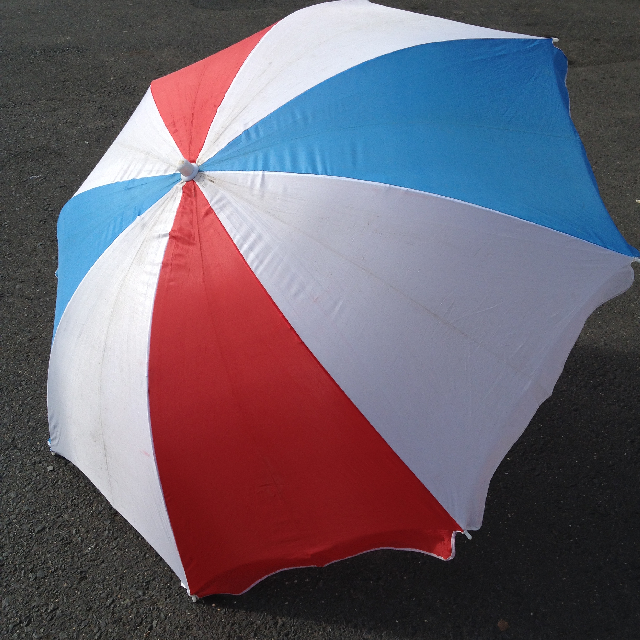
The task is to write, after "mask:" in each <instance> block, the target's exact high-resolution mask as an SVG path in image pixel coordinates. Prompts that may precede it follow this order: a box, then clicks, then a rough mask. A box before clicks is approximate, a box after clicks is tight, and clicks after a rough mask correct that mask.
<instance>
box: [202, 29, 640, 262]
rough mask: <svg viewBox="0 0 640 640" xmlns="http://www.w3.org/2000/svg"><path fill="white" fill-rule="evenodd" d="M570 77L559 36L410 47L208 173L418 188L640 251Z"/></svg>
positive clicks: (259, 133) (247, 139)
mask: <svg viewBox="0 0 640 640" xmlns="http://www.w3.org/2000/svg"><path fill="white" fill-rule="evenodd" d="M565 74H566V58H565V57H564V55H563V54H562V53H561V52H560V51H559V50H558V49H556V48H555V47H554V46H553V44H552V43H551V40H549V39H520V38H516V39H483V40H479V39H469V40H458V41H450V42H438V43H431V44H425V45H419V46H414V47H410V48H407V49H402V50H400V51H395V52H393V53H389V54H387V55H383V56H380V57H378V58H375V59H373V60H370V61H367V62H364V63H362V64H360V65H358V66H356V67H353V68H351V69H349V70H347V71H344V72H343V73H340V74H339V75H337V76H335V77H333V78H331V79H329V80H326V81H324V82H322V83H320V84H318V85H317V86H315V87H313V88H312V89H309V90H308V91H306V92H305V93H303V94H302V95H300V96H298V97H296V98H294V99H293V100H291V101H290V102H288V103H287V104H285V105H283V106H282V107H280V108H278V109H277V110H275V111H274V112H273V113H271V114H270V115H268V116H266V117H265V118H263V119H262V120H260V121H259V122H257V123H256V124H255V125H253V126H252V127H250V128H249V129H247V130H246V131H244V133H242V134H241V135H239V136H238V137H237V138H236V139H235V140H233V141H231V142H230V143H229V144H228V145H227V146H226V147H225V148H224V149H222V150H221V151H219V152H218V153H217V154H216V155H215V156H214V157H212V158H211V159H209V160H207V161H206V162H205V163H204V164H203V165H202V166H201V169H202V170H203V171H270V172H286V173H301V174H314V175H331V176H341V177H347V178H355V179H358V180H366V181H370V182H378V183H386V184H391V185H394V186H400V187H408V188H411V189H415V190H418V191H424V192H426V193H434V194H438V195H442V196H447V197H450V198H455V199H457V200H461V201H464V202H469V203H472V204H476V205H479V206H482V207H486V208H490V209H494V210H496V211H500V212H502V213H506V214H508V215H512V216H515V217H517V218H520V219H522V220H528V221H530V222H534V223H536V224H539V225H542V226H545V227H548V228H550V229H554V230H556V231H561V232H563V233H566V234H569V235H571V236H574V237H576V238H581V239H583V240H586V241H588V242H591V243H594V244H597V245H599V246H602V247H605V248H608V249H612V250H613V251H618V252H619V253H622V254H624V255H629V256H637V255H640V254H638V252H637V251H636V250H635V249H633V248H632V247H630V246H629V245H628V244H627V243H626V242H625V240H624V239H623V238H622V236H621V235H620V233H619V232H618V230H617V228H616V227H615V225H614V224H613V222H612V221H611V218H610V217H609V215H608V213H607V211H606V209H605V207H604V204H603V203H602V200H601V199H600V196H599V193H598V189H597V186H596V183H595V180H594V178H593V174H592V172H591V169H590V166H589V163H588V161H587V158H586V155H585V152H584V148H583V146H582V143H581V141H580V138H579V136H578V134H577V132H576V130H575V127H574V126H573V123H572V122H571V118H570V116H569V111H568V108H567V107H568V96H567V92H566V88H565V86H564V78H565ZM381 79H384V81H383V82H382V81H381Z"/></svg>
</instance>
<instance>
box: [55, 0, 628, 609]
mask: <svg viewBox="0 0 640 640" xmlns="http://www.w3.org/2000/svg"><path fill="white" fill-rule="evenodd" d="M566 68H567V67H566V59H565V57H564V55H563V54H562V53H561V52H560V51H559V50H558V49H556V48H555V47H554V45H553V43H552V41H551V40H550V39H544V38H533V37H529V36H523V35H517V34H512V33H506V32H501V31H495V30H491V29H485V28H480V27H474V26H469V25H465V24H459V23H455V22H451V21H448V20H442V19H439V18H433V17H429V16H424V15H417V14H413V13H409V12H405V11H399V10H395V9H390V8H387V7H383V6H379V5H374V4H371V3H369V2H366V1H365V0H343V1H341V2H331V3H326V4H320V5H315V6H312V7H309V8H307V9H303V10H301V11H298V12H296V13H294V14H292V15H290V16H288V17H287V18H285V19H284V20H282V21H281V22H278V23H277V24H276V25H274V26H272V27H270V28H268V29H265V30H264V31H262V32H260V33H257V34H256V35H254V36H252V37H250V38H247V39H246V40H244V41H242V42H240V43H238V44H236V45H234V46H232V47H230V48H229V49H226V50H224V51H222V52H220V53H217V54H216V55H214V56H211V57H210V58H207V59H205V60H203V61H201V62H198V63H196V64H194V65H192V66H190V67H187V68H185V69H182V70H180V71H177V72H175V73H173V74H171V75H169V76H166V77H164V78H160V79H159V80H156V81H154V82H153V83H152V84H151V87H150V89H149V90H148V91H147V93H146V95H145V96H144V98H143V100H142V102H141V103H140V105H139V107H138V108H137V110H136V111H135V113H134V114H133V116H132V117H131V119H130V121H129V122H128V123H127V125H126V126H125V128H124V129H123V130H122V132H121V133H120V135H119V136H118V138H117V139H116V140H115V142H114V143H113V145H112V146H111V147H110V149H109V150H108V151H107V153H106V154H105V156H104V157H103V158H102V160H101V161H100V163H99V164H98V165H97V166H96V168H95V169H94V170H93V172H92V173H91V174H90V175H89V177H88V178H87V180H86V181H85V182H84V184H83V185H82V186H81V187H80V189H79V190H78V192H77V193H76V194H75V195H74V197H73V198H72V199H71V200H70V201H69V202H68V203H67V204H66V206H65V207H64V209H63V210H62V213H61V215H60V219H59V223H58V240H59V268H58V298H57V305H56V316H55V329H54V340H53V345H52V350H51V360H50V368H49V382H48V403H49V422H50V430H51V447H52V450H53V451H55V452H56V453H59V454H60V455H63V456H65V457H66V458H68V459H69V460H71V461H72V462H74V464H76V465H77V466H78V467H79V468H80V469H81V470H82V471H83V472H84V473H85V474H86V475H87V476H88V477H89V478H90V479H91V481H92V482H93V483H94V484H95V485H96V486H97V487H98V488H99V489H100V491H101V492H102V493H103V494H104V495H105V496H106V497H107V498H108V500H109V501H110V502H111V503H112V504H113V505H114V507H115V508H116V509H117V510H118V511H120V513H122V514H123V515H124V517H125V518H127V520H129V522H131V524H132V525H133V526H134V527H135V528H136V529H137V530H138V531H139V532H140V533H141V534H142V535H143V536H144V537H145V538H146V539H147V540H148V541H149V543H150V544H151V545H152V546H153V547H154V548H155V549H156V551H157V552H158V553H159V554H160V555H161V556H162V557H163V558H164V559H165V560H166V562H167V563H168V564H169V565H170V566H171V568H172V569H173V570H174V571H175V572H176V574H177V575H178V576H179V577H180V578H181V580H182V581H183V583H184V584H185V585H186V586H187V588H188V589H189V592H190V593H191V594H194V595H198V596H202V595H206V594H210V593H239V592H242V591H244V590H246V589H248V588H249V587H250V586H251V585H252V584H254V583H255V582H256V581H258V580H260V579H262V578H263V577H265V576H266V575H269V574H271V573H273V572H275V571H278V570H281V569H284V568H289V567H297V566H308V565H324V564H326V563H328V562H332V561H335V560H338V559H340V558H344V557H347V556H351V555H354V554H357V553H361V552H364V551H367V550H371V549H376V548H400V549H413V550H417V551H422V552H425V553H430V554H433V555H435V556H438V557H441V558H445V559H446V558H450V557H452V555H453V541H454V537H455V534H456V532H461V531H463V530H473V529H477V528H478V527H480V525H481V521H482V514H483V509H484V502H485V497H486V493H487V488H488V485H489V480H490V478H491V476H492V474H493V473H494V471H495V469H496V468H497V465H498V464H499V462H500V460H501V459H502V457H503V456H504V455H505V453H506V452H507V451H508V449H509V448H510V447H511V446H512V444H513V443H514V442H515V440H516V439H517V438H518V437H519V435H520V434H521V433H522V431H523V430H524V428H525V427H526V425H527V424H528V422H529V421H530V419H531V417H532V416H533V414H534V413H535V411H536V409H537V408H538V406H539V405H540V404H541V403H542V402H543V401H544V400H545V398H547V397H548V396H549V395H550V393H551V391H552V389H553V386H554V384H555V382H556V380H557V379H558V376H559V375H560V372H561V370H562V367H563V365H564V362H565V359H566V357H567V355H568V353H569V351H570V349H571V347H572V346H573V344H574V342H575V340H576V339H577V337H578V334H579V332H580V330H581V328H582V326H583V324H584V322H585V320H586V318H587V317H588V316H589V314H590V313H591V312H592V311H593V310H594V309H595V308H596V307H597V306H598V305H600V304H602V303H603V302H605V301H606V300H608V299H610V298H612V297H613V296H615V295H618V294H620V293H621V292H623V291H624V290H625V289H627V288H628V287H629V286H630V285H631V283H632V281H633V270H632V268H631V266H630V264H631V262H632V261H633V260H635V259H637V258H638V256H639V255H640V254H639V253H638V251H637V250H636V249H634V248H632V247H631V246H629V245H628V244H627V243H626V242H625V240H624V239H623V238H622V236H621V235H620V233H619V232H618V230H617V229H616V227H615V225H614V224H613V222H612V221H611V219H610V217H609V215H608V213H607V211H606V209H605V207H604V205H603V203H602V201H601V199H600V196H599V193H598V189H597V186H596V183H595V180H594V177H593V174H592V172H591V169H590V167H589V163H588V161H587V159H586V155H585V152H584V149H583V147H582V144H581V142H580V139H579V137H578V134H577V132H576V130H575V128H574V126H573V124H572V122H571V118H570V116H569V108H568V96H567V92H566V88H565V84H564V78H565V75H566Z"/></svg>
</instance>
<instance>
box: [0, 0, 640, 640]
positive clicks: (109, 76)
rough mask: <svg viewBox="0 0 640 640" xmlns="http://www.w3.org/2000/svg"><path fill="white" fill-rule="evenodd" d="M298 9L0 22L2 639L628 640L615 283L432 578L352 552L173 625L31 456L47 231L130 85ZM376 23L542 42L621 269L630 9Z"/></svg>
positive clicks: (639, 231)
mask: <svg viewBox="0 0 640 640" xmlns="http://www.w3.org/2000/svg"><path fill="white" fill-rule="evenodd" d="M306 4H311V3H309V2H296V1H294V0H291V1H287V0H282V1H281V2H278V1H275V2H267V1H263V2H261V1H259V0H236V1H235V2H234V1H232V0H192V1H191V2H188V1H187V0H182V1H177V0H146V1H145V2H127V1H125V0H113V1H110V2H107V1H104V2H98V1H94V2H90V1H87V0H75V1H74V2H71V1H69V0H60V1H58V2H52V1H49V2H43V1H40V2H37V1H35V0H4V1H3V2H2V4H1V5H0V11H1V13H2V23H3V28H2V31H3V35H2V45H1V46H2V66H1V68H2V77H3V78H2V116H1V121H2V124H3V134H2V143H3V144H2V159H3V164H4V167H3V170H2V174H1V180H2V186H1V190H0V198H1V207H2V212H1V213H2V243H1V247H2V265H1V269H0V276H1V292H2V302H1V313H2V325H1V340H2V344H1V347H0V349H1V351H0V358H1V361H0V388H1V395H0V405H1V423H0V425H1V427H0V437H1V444H0V455H1V458H0V495H1V499H2V502H1V507H0V522H1V526H2V532H1V534H0V541H1V542H0V552H1V557H0V560H1V562H2V566H1V567H0V585H1V589H2V596H1V597H2V605H1V618H0V636H1V637H3V638H4V637H6V638H158V639H166V640H170V639H180V640H185V639H189V638H215V639H218V638H220V639H227V638H228V639H233V640H236V639H243V640H244V639H249V638H256V639H258V638H259V639H263V638H264V639H272V638H305V639H306V638H309V639H312V638H340V639H343V638H344V639H345V640H346V639H352V638H353V639H355V638H428V639H438V640H440V639H445V638H455V639H466V638H468V639H485V638H498V637H500V638H505V639H506V638H562V639H573V638H575V639H580V640H586V639H609V638H615V639H627V638H629V639H630V638H638V637H640V633H639V632H638V629H640V584H639V582H640V545H639V543H638V539H639V533H640V526H639V525H640V483H639V482H638V448H639V432H640V285H638V284H637V283H636V284H635V285H634V286H633V287H632V288H631V289H630V290H629V291H628V292H627V293H626V294H624V295H623V296H621V297H619V298H617V299H615V300H613V301H611V302H609V303H607V304H606V305H604V306H603V307H601V308H600V309H598V310H597V311H596V312H595V313H594V314H593V315H592V317H591V318H590V319H589V320H588V322H587V324H586V326H585V329H584V330H583V332H582V334H581V336H580V338H579V340H578V342H577V344H576V346H575V348H574V349H573V351H572V353H571V355H570V357H569V359H568V361H567V365H566V367H565V371H564V373H563V374H562V376H561V378H560V380H559V382H558V384H557V386H556V389H555V391H554V393H553V395H552V397H551V398H550V399H549V400H548V401H547V402H546V403H545V404H544V405H543V406H542V407H541V408H540V410H539V411H538V412H537V414H536V416H535V417H534V419H533V421H532V422H531V424H530V426H529V427H528V429H527V430H526V432H525V434H524V435H523V436H522V438H521V439H520V440H519V441H518V442H517V443H516V445H515V446H514V447H513V449H512V451H511V452H510V453H509V455H508V456H507V458H506V459H505V460H504V462H503V463H502V464H501V465H500V467H499V469H498V471H497V472H496V474H495V476H494V478H493V481H492V484H491V488H490V492H489V498H488V501H487V508H486V513H485V521H484V525H483V527H482V529H481V530H480V531H478V532H477V533H476V534H475V535H474V537H473V540H471V541H468V540H466V539H465V538H463V537H458V540H457V556H456V558H455V559H454V560H453V561H451V562H442V561H439V560H436V559H434V558H431V557H426V556H422V555H419V554H415V553H408V552H390V551H388V552H372V553H368V554H364V555H362V556H359V557H356V558H353V559H350V560H346V561H343V562H339V563H336V564H334V565H331V566H329V567H326V568H324V569H303V570H294V571H287V572H282V573H280V574H277V575H275V576H272V577H270V578H268V579H266V580H264V581H263V582H261V583H260V584H258V585H257V586H255V587H254V588H253V589H251V590H250V591H249V592H248V593H246V594H245V595H243V596H239V597H230V596H226V597H213V598H207V599H205V600H204V601H201V602H199V603H197V604H193V603H192V602H191V600H190V599H189V598H188V596H187V594H186V592H185V591H184V590H183V589H182V588H181V587H180V585H179V581H178V580H177V578H176V577H175V576H174V575H173V573H172V572H171V571H170V569H169V568H168V567H167V566H166V565H165V564H164V562H163V561H162V560H161V559H160V558H159V557H158V556H157V555H156V553H155V552H154V551H153V550H152V549H151V548H150V547H149V546H148V545H147V543H146V542H145V541H144V540H143V539H142V538H141V537H140V536H139V535H138V534H137V533H136V531H135V530H134V529H133V528H132V527H131V526H130V525H128V524H127V523H126V522H125V521H124V520H123V519H122V518H121V517H120V516H119V515H118V514H117V513H116V512H115V511H114V510H113V509H112V508H111V507H110V505H109V504H108V503H107V502H106V500H105V499H104V498H103V497H102V496H101V495H100V494H99V492H98V491H97V490H96V489H95V488H94V487H93V486H92V485H91V484H90V483H89V481H88V480H87V479H86V478H85V477H84V476H83V474H82V473H80V472H79V471H78V470H77V469H76V468H75V467H73V466H72V465H71V464H69V463H68V462H66V461H65V460H64V459H62V458H60V457H54V456H51V455H50V453H49V451H48V449H47V445H46V441H47V437H48V427H47V412H46V377H47V361H48V354H49V347H50V341H51V334H52V323H53V313H54V305H55V288H56V281H55V277H54V272H55V269H56V260H57V257H56V220H57V216H58V213H59V211H60V209H61V208H62V206H63V205H64V203H65V202H66V201H67V200H68V199H69V198H70V197H71V196H72V195H73V193H74V192H75V191H76V189H77V188H78V187H79V185H80V184H81V183H82V182H83V180H84V179H85V177H86V176H87V175H88V173H89V172H90V170H91V168H92V167H93V166H94V165H95V164H96V162H97V161H98V160H99V159H100V157H101V156H102V154H103V153H104V152H105V150H106V149H107V148H108V146H109V145H110V143H111V142H112V141H113V139H114V138H115V136H116V135H117V133H118V131H119V130H120V128H121V127H122V126H123V125H124V123H125V122H126V121H127V119H128V117H129V115H130V114H131V113H132V111H133V110H134V108H135V107H136V105H137V104H138V102H139V101H140V99H141V98H142V96H143V94H144V92H145V90H146V89H147V87H148V85H149V83H150V82H151V80H153V79H154V78H156V77H158V76H162V75H164V74H167V73H169V72H171V71H174V70H176V69H178V68H180V67H183V66H185V65H187V64H190V63H192V62H194V61H196V60H199V59H201V58H204V57H206V56H208V55H210V54H212V53H215V52H216V51H218V50H220V49H222V48H224V47H227V46H229V45H231V44H233V43H234V42H236V41H238V40H240V39H242V38H244V37H246V36H248V35H250V34H252V33H254V32H256V31H258V30H260V29H262V28H264V27H265V26H267V25H269V24H272V23H273V22H275V21H276V20H278V19H280V18H281V17H283V16H284V15H286V14H287V13H290V12H291V11H293V10H294V9H296V8H299V7H302V6H305V5H306ZM387 4H390V5H393V6H397V7H400V8H405V9H410V10H413V11H418V12H423V13H428V14H431V15H436V16H442V17H445V18H451V19H455V20H459V21H462V22H469V23H472V24H478V25H482V26H486V27H493V28H498V29H505V30H509V31H515V32H520V33H528V34H534V35H541V36H555V37H558V38H559V43H558V46H559V47H561V48H562V49H563V51H564V52H565V53H566V54H567V56H568V58H569V74H568V87H569V92H570V96H571V108H572V115H573V118H574V121H575V123H576V126H577V128H578V130H579V132H580V134H581V136H582V139H583V141H584V144H585V147H586V149H587V153H588V155H589V158H590V160H591V163H592V165H593V168H594V171H595V174H596V177H597V179H598V182H599V185H600V189H601V193H602V196H603V199H604V201H605V203H606V205H607V207H608V209H609V211H610V213H611V216H612V217H613V219H614V220H615V222H616V224H617V225H618V227H619V228H620V230H621V231H622V233H623V234H624V235H625V237H626V238H627V240H628V241H629V242H630V243H631V244H633V245H635V246H636V247H640V204H638V202H637V200H638V199H640V153H639V150H640V37H639V33H640V4H639V3H638V2H637V0H609V1H607V2H598V1H596V0H582V1H573V0H572V1H561V0H555V1H549V0H540V1H538V2H536V1H535V0H529V1H528V2H517V1H515V0H513V1H509V0H495V1H491V0H487V1H485V2H473V1H471V0H451V1H446V2H445V1H444V0H412V1H408V2H388V3H387ZM636 266H637V265H636ZM638 273H639V272H638V269H636V275H638ZM499 621H501V622H500V624H498V623H499Z"/></svg>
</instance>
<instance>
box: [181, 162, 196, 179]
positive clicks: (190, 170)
mask: <svg viewBox="0 0 640 640" xmlns="http://www.w3.org/2000/svg"><path fill="white" fill-rule="evenodd" d="M178 171H180V174H181V175H182V179H183V180H184V181H185V182H189V180H193V179H194V178H195V177H196V176H197V175H198V171H200V167H199V166H198V165H197V164H191V162H189V161H188V160H183V161H182V163H181V164H180V166H179V167H178Z"/></svg>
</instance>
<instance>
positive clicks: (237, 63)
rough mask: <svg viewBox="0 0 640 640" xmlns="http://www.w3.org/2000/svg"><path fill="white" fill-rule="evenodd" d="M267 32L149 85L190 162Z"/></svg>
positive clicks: (193, 160) (157, 104)
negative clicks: (226, 95)
mask: <svg viewBox="0 0 640 640" xmlns="http://www.w3.org/2000/svg"><path fill="white" fill-rule="evenodd" d="M269 29H271V27H267V28H266V29H264V30H263V31H260V32H258V33H256V34H254V35H252V36H250V37H249V38H246V39H245V40H241V41H240V42H238V43H237V44H234V45H233V46H231V47H229V48H228V49H223V50H222V51H220V52H218V53H216V54H214V55H212V56H209V57H208V58H205V59H204V60H200V62H196V63H195V64H192V65H190V66H188V67H185V68H184V69H180V70H179V71H175V72H174V73H170V74H169V75H168V76H164V77H163V78H158V79H157V80H154V81H153V82H152V83H151V93H152V94H153V99H154V100H155V103H156V106H157V107H158V111H159V112H160V115H161V117H162V120H163V121H164V123H165V125H166V126H167V129H168V130H169V133H170V134H171V136H172V137H173V139H174V140H175V143H176V144H177V145H178V149H180V152H181V153H182V155H183V156H184V158H185V159H186V160H188V161H189V162H195V161H196V160H197V158H198V154H199V153H200V150H201V149H202V146H203V145H204V141H205V139H206V137H207V133H208V132H209V128H210V127H211V123H212V122H213V118H214V116H215V115H216V112H217V111H218V107H219V106H220V103H221V102H222V99H223V98H224V96H225V94H226V93H227V90H228V89H229V85H230V84H231V82H232V81H233V79H234V78H235V77H236V75H237V73H238V71H239V70H240V67H241V66H242V64H243V63H244V61H245V60H246V59H247V56H248V55H249V54H250V53H251V51H253V49H254V47H255V46H256V45H257V44H258V42H260V40H261V39H262V37H263V36H264V34H265V33H267V31H269Z"/></svg>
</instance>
